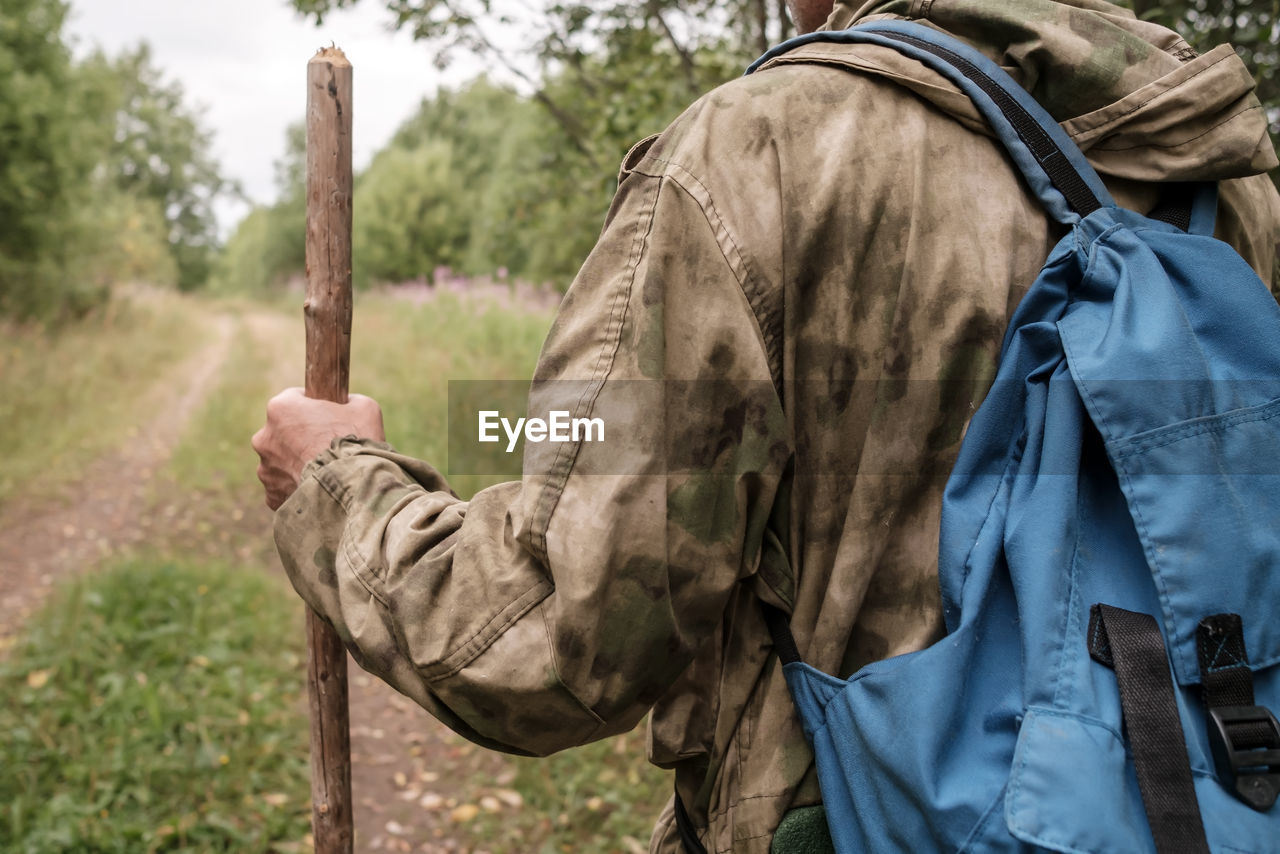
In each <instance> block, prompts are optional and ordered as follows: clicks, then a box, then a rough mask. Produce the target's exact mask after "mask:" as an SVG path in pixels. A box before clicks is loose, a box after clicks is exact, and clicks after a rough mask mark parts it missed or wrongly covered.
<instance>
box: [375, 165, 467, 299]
mask: <svg viewBox="0 0 1280 854" xmlns="http://www.w3.org/2000/svg"><path fill="white" fill-rule="evenodd" d="M453 151H454V149H453V147H452V146H450V145H449V144H447V143H445V142H435V141H432V142H428V143H425V144H423V145H421V146H419V147H416V148H413V149H406V148H399V147H394V146H393V147H391V148H389V149H387V150H386V151H383V152H382V153H381V154H379V155H378V156H377V157H376V158H374V161H373V163H371V164H370V166H369V168H368V169H367V170H366V171H365V172H364V174H363V175H361V177H360V182H359V185H358V186H357V188H356V190H355V198H354V199H353V201H352V215H351V218H352V222H353V225H352V237H351V240H352V255H353V256H354V270H353V275H354V278H355V282H356V284H357V285H366V284H368V283H369V282H370V281H389V282H400V281H405V280H408V279H418V278H430V275H431V271H432V270H434V269H435V268H436V267H440V266H443V267H457V266H458V263H459V262H460V261H461V260H462V254H463V251H464V246H465V241H466V235H467V225H466V219H465V214H464V213H463V211H465V210H466V208H465V199H466V195H467V193H468V188H467V186H466V184H465V183H464V182H463V181H462V176H461V175H460V174H459V173H458V172H457V171H455V170H454V168H453Z"/></svg>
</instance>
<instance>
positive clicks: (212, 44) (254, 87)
mask: <svg viewBox="0 0 1280 854" xmlns="http://www.w3.org/2000/svg"><path fill="white" fill-rule="evenodd" d="M390 22H391V15H390V13H389V12H387V10H386V6H385V4H384V3H383V2H381V0H364V2H362V3H360V4H359V5H358V6H356V7H355V8H352V9H346V10H343V11H340V12H334V13H332V14H330V15H328V16H326V17H325V22H324V26H322V27H316V26H314V25H313V24H311V23H309V22H308V21H306V20H304V19H303V18H302V17H300V16H299V15H297V14H296V13H294V12H293V10H292V7H291V6H290V5H289V4H288V2H287V0H72V2H71V16H70V20H69V23H68V31H69V34H70V36H71V41H72V44H73V46H74V50H75V53H76V55H77V56H83V55H84V54H85V53H87V52H89V51H90V50H92V48H93V47H94V46H95V45H97V46H101V47H102V48H103V49H105V50H106V51H107V52H108V53H109V54H115V53H118V52H119V51H120V50H121V49H123V48H126V47H132V46H134V45H136V44H137V43H138V42H139V41H144V40H145V41H147V42H149V43H150V44H151V47H152V51H153V56H154V59H155V62H156V64H157V65H158V66H159V67H160V68H161V69H163V71H164V72H165V75H166V78H167V79H170V80H172V79H176V80H178V81H180V82H181V83H182V86H183V88H184V89H185V91H186V93H187V95H188V101H189V103H192V104H193V105H198V106H199V115H200V117H201V120H202V121H203V123H204V125H205V127H206V128H208V129H210V130H212V131H213V134H214V140H213V149H214V154H215V155H216V157H217V158H218V160H219V162H220V163H221V164H222V167H223V170H224V173H225V174H226V175H227V176H228V177H230V178H234V179H237V180H239V181H240V182H241V184H242V185H243V187H244V190H245V192H246V193H247V194H248V196H249V197H250V198H251V199H253V200H254V201H256V202H263V203H266V202H271V201H273V200H274V196H275V186H274V183H273V171H272V164H273V163H274V162H275V161H276V160H277V159H278V158H279V157H280V155H281V154H282V153H283V151H284V134H285V128H286V127H287V126H288V125H289V123H290V122H293V121H296V120H299V119H301V118H302V116H303V112H304V110H305V104H306V86H305V83H304V81H305V79H306V66H307V61H308V60H309V59H310V58H311V56H312V54H314V53H315V52H316V49H317V48H319V47H321V46H322V45H328V44H329V42H330V41H332V42H334V43H336V44H337V45H338V47H340V48H342V49H343V51H345V52H346V54H347V57H348V58H349V59H350V60H351V63H352V65H353V66H354V68H355V92H354V94H353V98H354V101H355V103H354V105H353V106H354V113H353V118H352V121H353V123H354V128H353V131H352V133H353V139H352V147H353V149H354V155H353V156H354V160H355V167H356V169H357V170H358V169H360V168H361V167H362V166H363V165H364V164H366V163H367V162H368V161H369V158H370V157H371V156H372V154H373V153H374V152H375V151H377V150H378V148H380V147H381V146H382V145H383V144H385V143H386V141H387V140H388V139H389V138H390V136H391V134H392V133H393V132H394V131H395V129H396V128H397V127H398V126H399V125H400V123H401V122H403V121H404V120H405V119H407V118H408V117H409V116H410V115H412V114H413V112H414V110H415V109H416V108H417V106H418V102H419V101H420V100H421V99H422V98H423V96H425V95H429V94H431V93H432V92H434V91H435V90H436V88H437V87H438V86H440V85H441V84H442V83H446V84H448V85H456V84H457V83H458V82H461V81H462V80H465V79H467V78H469V77H472V76H475V74H476V73H477V72H478V70H479V69H480V65H479V63H478V62H476V61H474V60H471V61H459V62H457V63H456V64H455V65H454V66H453V67H450V68H449V69H448V71H447V72H444V73H443V74H442V73H441V72H439V71H437V70H436V69H435V68H434V67H432V64H431V54H430V51H429V49H428V48H427V47H426V46H425V45H423V44H415V43H414V42H413V40H412V39H411V38H410V37H409V35H408V34H407V33H404V32H398V33H397V32H392V31H391V30H390V28H389V27H390ZM246 210H247V209H246V208H245V207H244V206H243V205H237V204H223V205H222V206H221V207H220V208H219V210H218V219H219V224H220V226H221V229H222V231H223V236H224V237H225V236H226V235H227V234H228V233H229V231H230V230H231V228H233V227H234V225H235V223H236V222H237V221H238V220H239V218H240V217H241V216H243V215H244V213H245V212H246Z"/></svg>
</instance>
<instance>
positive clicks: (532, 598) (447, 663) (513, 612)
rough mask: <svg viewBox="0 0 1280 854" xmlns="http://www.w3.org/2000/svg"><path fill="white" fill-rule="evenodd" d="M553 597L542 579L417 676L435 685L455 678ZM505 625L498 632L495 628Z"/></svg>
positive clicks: (498, 628) (419, 669)
mask: <svg viewBox="0 0 1280 854" xmlns="http://www.w3.org/2000/svg"><path fill="white" fill-rule="evenodd" d="M550 593H551V583H550V582H549V581H547V579H545V578H540V579H538V580H537V581H535V582H534V583H533V584H531V585H530V586H529V587H528V588H526V589H525V590H524V591H523V592H522V593H521V594H520V595H519V596H517V597H516V598H515V599H513V600H512V601H511V602H509V603H508V604H507V605H506V606H505V607H503V608H502V609H500V610H499V611H498V612H497V613H495V614H494V615H493V616H492V617H490V618H489V619H488V620H487V621H486V622H485V623H484V625H482V626H481V627H480V628H478V629H476V631H475V632H473V633H472V634H471V636H470V637H468V638H467V639H466V640H464V641H462V643H460V644H458V645H457V646H456V647H455V648H454V649H453V651H452V652H450V653H448V654H446V655H445V656H444V657H443V658H441V659H440V661H439V662H437V663H436V664H432V665H430V666H427V667H421V668H418V672H419V673H420V674H421V676H422V678H423V679H424V680H425V681H427V682H436V681H439V680H440V679H444V678H446V677H449V676H453V675H454V674H456V673H457V672H458V671H459V670H461V669H462V668H464V667H466V666H467V665H468V664H470V663H471V662H472V661H474V660H475V659H476V658H478V657H479V656H480V654H481V653H483V652H484V651H485V650H487V649H488V648H489V647H490V646H492V645H493V642H494V640H495V639H497V638H498V636H499V635H501V634H502V633H503V632H504V631H506V630H507V629H508V628H509V627H510V626H511V625H512V624H513V623H515V621H516V620H518V619H520V618H521V617H523V616H524V615H525V614H526V613H528V612H529V610H530V609H532V608H533V607H534V606H535V605H537V604H538V603H539V602H541V601H542V600H543V599H545V598H547V596H548V595H549V594H550ZM499 620H502V623H501V624H500V625H499V626H498V627H497V628H496V629H495V628H493V626H494V624H495V623H497V622H498V621H499Z"/></svg>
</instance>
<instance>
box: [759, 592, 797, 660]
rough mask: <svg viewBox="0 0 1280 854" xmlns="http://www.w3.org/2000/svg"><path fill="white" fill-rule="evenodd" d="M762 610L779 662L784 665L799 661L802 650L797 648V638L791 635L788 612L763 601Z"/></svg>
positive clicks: (761, 603)
mask: <svg viewBox="0 0 1280 854" xmlns="http://www.w3.org/2000/svg"><path fill="white" fill-rule="evenodd" d="M760 608H761V609H762V610H763V611H764V623H765V625H766V626H768V627H769V636H770V637H772V638H773V649H774V651H775V652H777V653H778V660H779V661H781V662H782V663H783V664H791V663H792V662H795V661H799V660H800V650H799V648H798V647H796V639H795V636H794V635H792V634H791V618H790V617H788V616H787V613H786V611H783V610H781V609H779V608H775V607H773V606H772V605H770V604H769V603H768V602H765V601H763V600H761V602H760Z"/></svg>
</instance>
